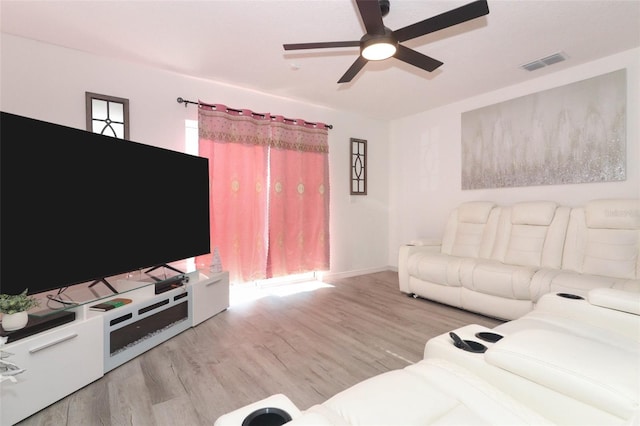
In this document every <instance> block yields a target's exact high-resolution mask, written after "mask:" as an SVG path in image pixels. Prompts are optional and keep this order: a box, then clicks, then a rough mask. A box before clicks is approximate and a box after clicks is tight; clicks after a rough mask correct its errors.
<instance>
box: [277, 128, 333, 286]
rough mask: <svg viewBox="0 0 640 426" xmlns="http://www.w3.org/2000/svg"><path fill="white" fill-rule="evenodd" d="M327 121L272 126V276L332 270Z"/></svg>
mask: <svg viewBox="0 0 640 426" xmlns="http://www.w3.org/2000/svg"><path fill="white" fill-rule="evenodd" d="M327 139H328V137H327V129H326V128H325V126H324V125H323V124H322V123H318V125H316V126H314V125H309V124H306V123H305V122H304V121H303V120H297V121H296V122H295V123H294V124H289V123H285V121H284V119H283V118H282V117H276V119H275V121H272V125H271V152H270V160H269V166H270V179H269V182H270V183H269V186H270V190H269V194H270V198H269V253H268V261H267V276H268V277H278V276H283V275H289V274H297V273H302V272H309V271H321V270H328V269H329V159H328V157H329V145H328V141H327Z"/></svg>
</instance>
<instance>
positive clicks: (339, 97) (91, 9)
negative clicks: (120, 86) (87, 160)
mask: <svg viewBox="0 0 640 426" xmlns="http://www.w3.org/2000/svg"><path fill="white" fill-rule="evenodd" d="M470 1H471V0H466V1H465V0H462V1H459V0H434V1H425V0H423V1H418V0H391V11H390V13H389V14H388V15H387V16H386V17H385V18H384V23H385V25H386V26H387V27H389V28H390V29H392V30H397V29H399V28H402V27H404V26H407V25H410V24H413V23H414V22H417V21H421V20H423V19H426V18H429V17H432V16H434V15H437V14H439V13H442V12H445V11H447V10H450V9H452V8H455V7H459V6H462V5H464V4H467V3H469V2H470ZM488 4H489V10H490V12H489V15H487V16H485V17H482V18H477V19H475V20H472V21H469V22H466V23H463V24H460V25H457V26H455V27H451V28H448V29H445V30H441V31H438V32H436V33H433V34H429V35H425V36H422V37H419V38H416V39H413V40H409V41H406V42H404V43H403V44H404V45H405V46H407V47H410V48H413V49H415V50H417V51H419V52H421V53H424V54H425V55H428V56H431V57H434V58H436V59H439V60H440V61H442V62H444V65H443V66H442V67H440V68H439V69H438V70H436V71H435V72H433V73H428V72H426V71H423V70H421V69H418V68H415V67H412V66H410V65H407V64H405V63H403V62H401V61H398V60H396V59H395V58H391V59H388V60H386V61H382V62H369V63H368V64H367V65H366V66H365V67H364V69H363V70H362V71H361V72H360V73H359V74H358V75H357V76H356V77H355V78H354V79H353V80H352V81H351V82H350V83H347V84H337V81H338V79H339V78H340V77H341V76H342V74H344V73H345V72H346V70H347V69H348V68H349V66H351V64H352V63H353V62H354V61H355V59H356V58H357V55H358V53H359V51H358V48H341V49H317V50H307V51H289V52H285V51H284V50H283V48H282V44H283V43H305V42H320V41H343V40H359V39H360V37H361V36H362V35H363V34H364V32H365V30H364V27H363V25H362V22H361V20H360V17H359V14H358V11H357V6H356V5H355V2H354V1H352V0H288V1H287V0H231V1H226V0H201V1H187V0H173V1H161V0H137V1H117V0H110V1H95V0H84V1H55V0H48V1H25V0H19V1H14V0H1V2H0V7H1V9H0V16H1V21H0V25H1V27H0V28H1V30H2V32H4V33H9V34H13V35H17V36H21V37H25V38H29V39H35V40H41V41H45V42H48V43H51V44H55V45H60V46H65V47H69V48H72V49H78V50H82V51H86V52H91V53H95V54H98V55H104V56H108V57H113V58H119V59H124V60H128V61H135V62H139V63H144V64H148V65H151V66H154V67H159V68H163V69H166V70H170V71H174V72H178V73H181V74H186V75H190V76H196V77H200V78H205V79H211V80H216V81H219V82H224V83H230V84H233V85H237V86H242V87H247V88H251V89H255V90H258V91H261V92H265V93H269V94H272V95H277V96H283V97H287V98H292V99H298V100H302V101H304V102H310V103H313V104H317V105H323V106H327V107H330V108H335V109H340V110H349V111H354V112H357V113H360V114H363V115H366V116H369V117H373V118H378V119H393V118H398V117H402V116H406V115H410V114H413V113H417V112H420V111H424V110H427V109H430V108H433V107H437V106H441V105H445V104H448V103H451V102H454V101H457V100H460V99H464V98H466V97H469V96H473V95H476V94H480V93H484V92H487V91H491V90H495V89H497V88H501V87H505V86H509V85H512V84H515V83H519V82H523V81H525V80H528V79H532V78H537V77H540V76H542V75H544V74H546V73H549V72H556V71H559V70H561V69H563V68H569V67H572V66H575V65H578V64H581V63H584V62H589V61H592V60H594V59H597V58H600V57H603V56H608V55H611V54H614V53H617V52H620V51H624V50H628V49H631V48H635V47H638V46H640V0H624V1H616V0H602V1H599V0H586V1H583V0H535V1H533V0H532V1H528V0H488ZM556 52H564V53H565V54H566V55H567V56H568V60H566V61H564V62H561V63H558V64H555V65H553V66H550V67H546V68H542V69H540V70H537V71H534V72H527V71H524V70H522V69H520V68H519V66H520V65H522V64H524V63H528V62H531V61H533V60H536V59H539V58H542V57H545V56H548V55H551V54H553V53H556ZM181 95H183V94H180V93H176V96H181ZM203 100H204V101H208V102H212V103H213V102H219V103H226V104H230V101H229V100H225V99H203ZM230 106H235V107H247V108H250V107H251V106H250V105H230Z"/></svg>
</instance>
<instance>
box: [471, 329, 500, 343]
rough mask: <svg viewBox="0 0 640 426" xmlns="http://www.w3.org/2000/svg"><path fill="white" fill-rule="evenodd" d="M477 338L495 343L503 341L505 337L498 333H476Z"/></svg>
mask: <svg viewBox="0 0 640 426" xmlns="http://www.w3.org/2000/svg"><path fill="white" fill-rule="evenodd" d="M476 337H477V338H478V339H480V340H484V341H485V342H489V343H495V342H497V341H498V340H500V339H502V338H503V337H504V336H502V335H500V334H498V333H491V332H488V331H481V332H479V333H476Z"/></svg>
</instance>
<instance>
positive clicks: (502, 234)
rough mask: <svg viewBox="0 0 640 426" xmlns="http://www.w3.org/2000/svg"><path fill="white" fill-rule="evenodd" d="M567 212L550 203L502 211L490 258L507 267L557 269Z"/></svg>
mask: <svg viewBox="0 0 640 426" xmlns="http://www.w3.org/2000/svg"><path fill="white" fill-rule="evenodd" d="M570 211H571V209H570V208H569V207H564V206H558V205H557V204H556V203H555V202H553V201H529V202H521V203H517V204H514V205H513V206H511V207H503V208H502V211H501V214H500V221H499V224H498V231H497V235H496V241H495V244H494V247H493V251H492V254H491V258H492V259H495V260H498V261H500V262H504V263H508V264H510V265H520V266H532V267H547V268H560V266H561V264H562V252H563V248H564V241H565V237H566V232H567V226H568V222H569V215H570Z"/></svg>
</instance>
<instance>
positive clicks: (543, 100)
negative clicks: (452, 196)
mask: <svg viewBox="0 0 640 426" xmlns="http://www.w3.org/2000/svg"><path fill="white" fill-rule="evenodd" d="M626 88H627V84H626V70H624V69H623V70H619V71H614V72H611V73H608V74H604V75H600V76H597V77H593V78H590V79H587V80H583V81H579V82H575V83H572V84H568V85H566V86H561V87H558V88H554V89H550V90H545V91H542V92H538V93H534V94H531V95H527V96H523V97H520V98H516V99H512V100H509V101H505V102H501V103H498V104H495V105H490V106H487V107H483V108H479V109H476V110H473V111H468V112H465V113H463V114H462V189H463V190H465V189H483V188H505V187H521V186H532V185H558V184H574V183H589V182H613V181H623V180H625V179H626Z"/></svg>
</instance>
